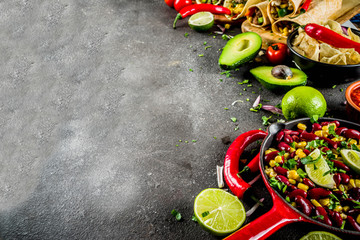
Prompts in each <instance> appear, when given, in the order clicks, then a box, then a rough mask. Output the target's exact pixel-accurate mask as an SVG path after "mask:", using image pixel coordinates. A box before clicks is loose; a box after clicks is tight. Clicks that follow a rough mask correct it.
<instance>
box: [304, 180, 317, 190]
mask: <svg viewBox="0 0 360 240" xmlns="http://www.w3.org/2000/svg"><path fill="white" fill-rule="evenodd" d="M303 184H305V185H307V186H308V187H309V188H314V187H315V184H314V183H313V182H312V181H311V180H310V179H308V178H303Z"/></svg>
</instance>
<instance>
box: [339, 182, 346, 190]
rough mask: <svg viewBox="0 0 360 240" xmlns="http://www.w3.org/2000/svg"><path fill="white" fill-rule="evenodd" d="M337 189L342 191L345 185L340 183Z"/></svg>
mask: <svg viewBox="0 0 360 240" xmlns="http://www.w3.org/2000/svg"><path fill="white" fill-rule="evenodd" d="M339 190H340V191H342V192H343V191H346V189H345V186H344V185H342V184H340V185H339Z"/></svg>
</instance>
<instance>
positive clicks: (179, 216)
mask: <svg viewBox="0 0 360 240" xmlns="http://www.w3.org/2000/svg"><path fill="white" fill-rule="evenodd" d="M171 214H172V215H173V216H174V217H175V218H176V220H177V221H180V220H181V214H180V213H179V212H178V211H176V210H175V209H173V210H172V211H171Z"/></svg>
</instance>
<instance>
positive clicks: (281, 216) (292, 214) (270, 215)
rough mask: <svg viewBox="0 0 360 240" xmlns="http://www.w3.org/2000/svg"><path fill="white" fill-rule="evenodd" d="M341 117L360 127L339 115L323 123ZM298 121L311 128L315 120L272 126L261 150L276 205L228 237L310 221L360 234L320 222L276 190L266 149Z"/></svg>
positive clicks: (265, 233)
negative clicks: (281, 132)
mask: <svg viewBox="0 0 360 240" xmlns="http://www.w3.org/2000/svg"><path fill="white" fill-rule="evenodd" d="M334 120H337V121H339V122H340V126H341V127H347V128H352V129H356V130H360V125H359V124H356V123H352V122H349V121H345V120H341V119H335V118H320V119H319V122H324V121H334ZM298 123H304V124H306V125H307V129H311V125H312V124H311V122H310V119H309V118H301V119H297V120H293V121H290V122H287V123H274V124H272V125H270V127H269V128H268V136H267V137H266V138H265V140H264V141H263V143H262V145H261V149H260V171H261V175H262V178H263V180H264V183H265V185H266V188H267V189H268V191H269V192H270V195H271V198H272V200H273V207H272V208H271V210H270V211H269V212H267V213H265V214H264V215H262V216H261V217H259V218H257V219H255V220H254V221H252V222H250V223H249V224H247V225H245V226H244V227H242V228H241V229H239V230H238V231H236V232H235V233H233V234H232V235H230V236H228V237H227V238H226V240H234V239H254V240H255V239H266V238H267V237H269V236H270V235H271V234H272V233H274V232H275V231H277V230H279V229H280V228H281V227H283V226H285V225H287V224H289V223H294V222H307V223H313V224H316V225H319V226H322V227H324V228H327V229H330V230H332V231H337V232H341V233H345V234H350V235H358V236H360V232H358V231H352V230H341V229H340V228H337V227H332V226H329V225H326V224H324V223H321V222H319V221H316V220H314V219H312V218H310V217H308V216H306V215H305V214H303V213H302V212H300V211H299V210H297V209H296V208H294V207H292V206H291V205H290V204H289V203H288V202H286V201H285V199H284V198H283V197H282V196H281V195H280V194H279V193H278V192H277V191H276V190H274V189H273V188H272V187H271V186H270V184H269V178H268V176H267V175H266V174H265V164H264V161H263V159H264V156H265V151H266V149H269V148H270V147H271V146H273V143H274V142H275V140H274V138H275V136H276V134H277V133H278V132H279V131H280V130H281V129H296V125H297V124H298Z"/></svg>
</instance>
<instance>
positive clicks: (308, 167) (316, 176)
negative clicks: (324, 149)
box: [305, 148, 336, 189]
mask: <svg viewBox="0 0 360 240" xmlns="http://www.w3.org/2000/svg"><path fill="white" fill-rule="evenodd" d="M309 156H310V157H311V158H312V159H313V160H316V159H318V157H319V156H320V159H319V160H318V161H317V162H316V163H309V164H305V171H306V173H307V174H308V176H309V178H310V179H311V180H312V181H313V182H314V183H316V184H317V185H319V186H321V187H325V188H330V189H333V188H335V187H336V183H335V181H334V179H333V175H332V174H330V173H329V172H330V167H329V165H328V164H327V162H326V160H325V159H324V157H323V156H322V155H321V153H320V150H319V149H318V148H316V149H315V150H314V151H312V152H311V153H310V154H309Z"/></svg>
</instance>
